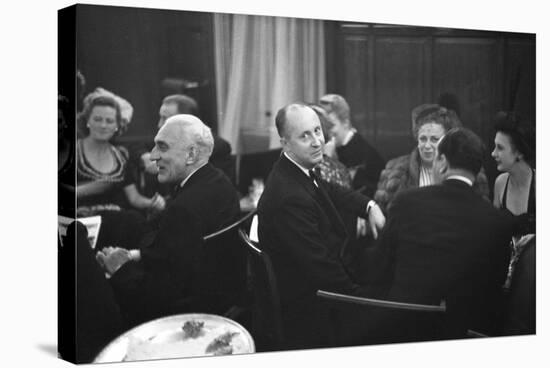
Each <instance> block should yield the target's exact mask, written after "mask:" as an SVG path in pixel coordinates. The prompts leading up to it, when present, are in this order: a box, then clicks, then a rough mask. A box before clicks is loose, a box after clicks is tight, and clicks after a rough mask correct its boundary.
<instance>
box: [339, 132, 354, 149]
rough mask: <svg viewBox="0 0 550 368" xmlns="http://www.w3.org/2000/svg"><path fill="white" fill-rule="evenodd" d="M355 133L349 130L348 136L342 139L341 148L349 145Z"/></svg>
mask: <svg viewBox="0 0 550 368" xmlns="http://www.w3.org/2000/svg"><path fill="white" fill-rule="evenodd" d="M355 132H356V130H355V129H351V130H350V131H349V132H348V134H346V137H345V138H344V141H343V142H342V146H345V145H346V144H348V143H349V141H351V139H352V138H353V136H354V134H355Z"/></svg>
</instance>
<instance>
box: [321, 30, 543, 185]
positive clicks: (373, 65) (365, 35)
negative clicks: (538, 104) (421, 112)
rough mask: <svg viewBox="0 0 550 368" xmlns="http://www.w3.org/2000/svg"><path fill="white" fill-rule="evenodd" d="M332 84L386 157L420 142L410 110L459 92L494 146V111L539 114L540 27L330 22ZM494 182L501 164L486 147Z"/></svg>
mask: <svg viewBox="0 0 550 368" xmlns="http://www.w3.org/2000/svg"><path fill="white" fill-rule="evenodd" d="M326 38H327V50H328V51H327V65H328V67H327V86H328V89H329V91H330V92H334V93H339V94H341V95H343V96H345V97H346V99H347V100H348V102H349V103H350V106H351V110H352V122H353V123H354V125H355V126H356V128H357V129H358V131H359V132H361V133H362V134H363V135H364V136H365V137H367V138H368V139H369V141H370V142H371V143H372V144H373V145H374V146H375V147H376V148H377V149H378V150H379V152H380V153H381V154H382V155H383V157H384V158H385V159H390V158H393V157H396V156H399V155H403V154H406V153H408V152H410V151H411V150H412V148H413V147H414V145H415V142H414V141H413V138H412V134H411V110H412V109H413V108H414V107H415V106H417V105H419V104H422V103H430V102H433V103H435V102H436V101H437V98H438V96H439V95H440V94H441V93H443V92H448V93H452V94H454V95H456V97H457V98H458V101H459V104H460V118H461V120H462V122H463V123H464V125H465V126H466V127H468V128H470V129H472V130H474V131H475V132H476V133H478V134H479V135H480V136H481V137H482V138H483V140H484V141H485V144H486V145H487V148H489V151H488V152H490V150H492V148H493V143H492V142H493V139H494V132H493V128H492V119H493V117H494V115H495V113H496V112H497V111H499V110H513V111H516V112H517V113H519V114H520V116H522V117H524V118H526V119H529V120H530V121H532V122H534V121H535V35H533V34H517V33H516V34H514V33H505V32H487V31H485V32H484V31H471V30H458V29H446V28H429V27H407V26H392V25H380V24H365V23H344V22H326ZM485 166H486V170H487V173H488V174H489V175H488V176H489V179H490V182H492V181H493V180H494V176H495V175H496V168H495V167H494V162H493V160H492V159H491V158H490V156H489V154H488V156H487V160H486V165H485Z"/></svg>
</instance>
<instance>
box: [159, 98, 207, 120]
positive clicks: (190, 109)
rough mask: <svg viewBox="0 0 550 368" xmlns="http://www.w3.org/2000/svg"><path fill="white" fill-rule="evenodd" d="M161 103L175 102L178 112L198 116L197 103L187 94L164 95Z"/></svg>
mask: <svg viewBox="0 0 550 368" xmlns="http://www.w3.org/2000/svg"><path fill="white" fill-rule="evenodd" d="M162 103H163V104H170V103H173V104H176V105H177V106H178V113H180V114H189V115H195V116H196V117H199V104H197V101H195V99H194V98H192V97H189V96H187V95H170V96H166V97H164V99H163V100H162Z"/></svg>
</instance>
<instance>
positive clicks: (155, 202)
mask: <svg viewBox="0 0 550 368" xmlns="http://www.w3.org/2000/svg"><path fill="white" fill-rule="evenodd" d="M164 208H166V200H165V199H164V198H163V197H162V196H161V195H160V194H158V193H155V195H154V196H153V198H152V199H151V207H150V209H151V211H152V212H153V213H158V212H161V211H162V210H164Z"/></svg>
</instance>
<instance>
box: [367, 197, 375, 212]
mask: <svg viewBox="0 0 550 368" xmlns="http://www.w3.org/2000/svg"><path fill="white" fill-rule="evenodd" d="M373 206H376V202H375V201H374V200H373V199H371V200H370V201H369V203H367V216H368V214H369V212H370V210H371V208H372V207H373Z"/></svg>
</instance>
